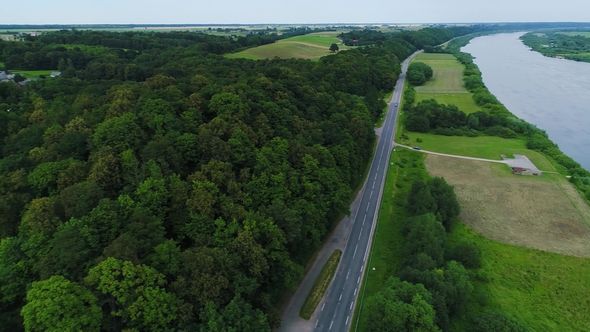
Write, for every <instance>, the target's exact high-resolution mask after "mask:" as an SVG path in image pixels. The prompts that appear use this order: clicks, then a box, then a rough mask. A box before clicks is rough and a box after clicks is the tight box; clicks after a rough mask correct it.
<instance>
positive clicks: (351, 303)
mask: <svg viewBox="0 0 590 332" xmlns="http://www.w3.org/2000/svg"><path fill="white" fill-rule="evenodd" d="M353 304H354V301H352V302H350V309H352V305H353Z"/></svg>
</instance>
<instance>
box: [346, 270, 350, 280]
mask: <svg viewBox="0 0 590 332" xmlns="http://www.w3.org/2000/svg"><path fill="white" fill-rule="evenodd" d="M349 274H350V270H348V272H347V273H346V279H348V275H349Z"/></svg>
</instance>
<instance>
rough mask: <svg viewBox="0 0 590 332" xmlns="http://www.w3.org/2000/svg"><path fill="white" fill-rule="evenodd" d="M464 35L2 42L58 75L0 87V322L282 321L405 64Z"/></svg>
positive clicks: (145, 325) (47, 326) (266, 326)
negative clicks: (285, 47)
mask: <svg viewBox="0 0 590 332" xmlns="http://www.w3.org/2000/svg"><path fill="white" fill-rule="evenodd" d="M440 30H442V32H441V31H440ZM454 31H455V30H451V32H450V33H449V32H448V31H447V30H446V29H429V30H427V31H426V32H424V31H423V32H419V33H418V32H417V33H416V34H417V36H416V38H414V39H412V38H409V37H403V38H400V37H399V36H395V35H394V36H390V38H389V40H387V41H385V42H384V43H383V44H382V45H376V46H374V47H361V48H357V49H354V50H350V51H342V52H338V53H336V54H333V55H329V56H326V57H324V58H322V59H320V60H319V61H317V62H311V61H308V60H298V59H290V60H281V59H272V60H261V61H252V60H244V59H227V58H224V57H223V56H220V55H218V54H220V53H224V52H232V51H236V50H238V49H240V48H243V47H246V46H249V45H255V44H256V43H257V41H256V42H255V40H257V39H256V38H262V37H264V36H256V35H253V36H247V37H243V38H244V39H240V38H227V37H220V36H211V35H205V34H198V33H186V32H171V33H113V32H100V31H76V30H62V31H56V32H50V33H45V34H42V35H40V36H31V37H28V38H27V40H26V41H24V42H5V41H1V42H0V62H4V63H5V66H6V67H7V68H6V69H14V68H21V69H22V68H26V69H45V68H47V69H57V68H58V67H61V68H59V69H64V72H63V75H62V76H63V77H60V78H47V79H36V80H32V81H31V82H30V83H29V84H27V85H25V86H24V87H19V86H17V85H15V84H14V83H12V82H8V83H0V158H1V159H0V223H1V225H0V238H1V243H0V298H1V300H0V312H1V314H0V326H3V327H5V328H6V329H8V330H10V331H19V330H23V329H26V330H29V331H35V330H56V331H58V330H59V331H64V330H84V331H99V330H101V331H121V330H126V331H195V330H201V331H228V330H231V331H269V330H270V329H271V327H273V326H277V325H279V324H280V321H279V312H278V309H277V304H278V303H279V302H280V301H281V298H282V296H283V295H284V294H285V292H287V291H288V290H290V289H294V288H295V287H296V286H297V283H298V280H299V279H300V277H301V276H302V271H303V266H304V265H305V263H306V262H307V261H308V260H309V258H310V257H311V255H312V254H313V253H314V252H315V251H316V250H317V249H318V247H319V245H320V243H321V240H322V239H323V236H324V235H325V234H326V232H327V231H328V230H329V229H330V228H331V226H332V224H333V222H334V221H335V220H337V219H338V218H339V216H341V215H343V214H346V213H348V206H349V202H350V199H351V193H352V192H353V190H354V189H355V188H356V187H357V186H358V184H359V182H360V180H361V178H362V174H363V171H364V168H365V166H366V165H367V163H368V162H369V160H370V157H371V151H372V147H373V144H374V140H375V134H374V131H373V123H374V121H375V120H376V119H377V118H378V117H379V116H380V114H381V112H382V109H383V107H384V102H383V101H382V100H381V96H382V95H383V93H384V92H386V91H391V89H392V88H393V85H394V84H395V82H396V80H397V77H398V74H399V73H400V60H403V59H404V58H405V57H407V56H408V55H410V54H411V53H413V52H414V51H415V50H416V49H417V48H418V47H421V46H422V45H423V42H421V41H420V40H422V39H421V38H426V37H428V34H429V32H431V34H432V35H431V36H429V37H428V38H427V39H428V40H429V42H432V43H436V44H439V43H442V42H444V41H445V40H446V39H447V38H451V37H454V36H455V33H456V32H454ZM461 31H463V32H468V31H467V30H465V31H464V30H461ZM293 33H300V32H298V31H294V32H293ZM408 34H410V35H411V34H412V33H404V36H406V35H408ZM359 38H360V39H361V40H362V39H363V37H359ZM406 39H407V40H406Z"/></svg>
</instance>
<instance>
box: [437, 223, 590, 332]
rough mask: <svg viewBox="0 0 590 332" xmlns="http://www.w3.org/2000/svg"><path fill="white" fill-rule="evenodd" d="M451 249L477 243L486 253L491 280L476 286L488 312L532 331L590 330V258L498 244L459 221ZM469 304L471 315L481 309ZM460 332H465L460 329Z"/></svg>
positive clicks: (485, 264)
mask: <svg viewBox="0 0 590 332" xmlns="http://www.w3.org/2000/svg"><path fill="white" fill-rule="evenodd" d="M447 241H448V243H449V244H450V245H453V244H454V243H457V242H471V243H474V244H475V245H477V247H479V249H480V250H481V252H482V264H483V267H482V272H483V273H485V274H486V275H487V276H488V277H489V279H490V281H489V282H488V283H482V282H476V283H475V292H474V293H476V294H479V293H484V294H486V295H487V298H488V299H489V303H488V308H490V309H492V310H498V311H502V312H506V313H509V314H510V315H511V316H514V317H515V318H516V319H518V320H519V321H520V322H522V323H523V324H525V325H526V326H527V327H528V328H529V331H531V332H532V331H535V332H545V331H547V332H549V331H560V332H561V331H564V332H570V331H571V332H573V331H590V300H589V298H588V292H589V291H590V278H588V276H589V275H590V260H589V259H584V258H578V257H570V256H565V255H558V254H554V253H550V252H544V251H538V250H534V249H528V248H523V247H517V246H512V245H508V244H504V243H500V242H496V241H493V240H490V239H486V238H485V237H483V236H481V235H479V234H477V232H475V231H474V230H472V229H470V228H469V227H467V226H465V225H464V224H462V223H459V224H458V225H457V227H456V228H455V230H453V232H452V233H450V234H449V236H448V237H447ZM473 302H475V303H472V304H471V305H468V306H467V308H468V309H467V316H470V315H472V314H474V313H477V311H479V310H481V307H480V306H479V304H478V303H477V301H473ZM457 330H459V329H457Z"/></svg>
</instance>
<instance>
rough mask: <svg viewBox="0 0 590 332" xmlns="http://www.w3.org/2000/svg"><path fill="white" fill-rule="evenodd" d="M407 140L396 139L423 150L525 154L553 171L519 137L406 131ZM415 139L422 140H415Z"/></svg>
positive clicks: (477, 154)
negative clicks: (450, 134) (467, 135)
mask: <svg viewBox="0 0 590 332" xmlns="http://www.w3.org/2000/svg"><path fill="white" fill-rule="evenodd" d="M406 135H407V136H408V139H407V140H396V141H398V142H400V143H402V144H404V145H409V146H414V145H418V146H420V147H421V148H422V149H423V150H427V151H433V152H439V153H447V154H454V155H460V156H467V157H475V158H485V159H493V160H502V157H501V155H502V154H504V155H506V154H522V155H525V156H527V157H528V158H529V159H530V160H531V161H532V162H533V163H534V164H535V166H537V167H538V168H539V169H540V170H543V171H555V167H554V166H553V164H552V163H551V162H550V161H549V160H548V159H547V158H545V156H543V155H542V154H541V153H539V152H537V151H533V150H529V149H527V148H526V143H525V141H523V140H520V139H515V138H514V139H507V138H501V137H497V136H478V137H466V136H442V135H434V134H424V133H414V132H406ZM417 139H420V140H422V142H417Z"/></svg>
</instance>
